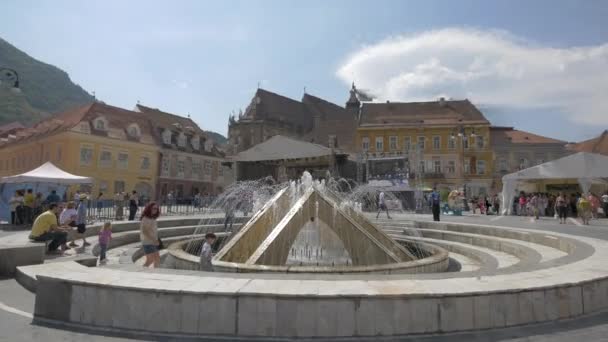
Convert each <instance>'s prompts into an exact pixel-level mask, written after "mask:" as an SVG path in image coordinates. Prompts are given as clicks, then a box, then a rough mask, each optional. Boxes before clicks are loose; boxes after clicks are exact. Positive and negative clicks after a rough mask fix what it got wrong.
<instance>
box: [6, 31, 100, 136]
mask: <svg viewBox="0 0 608 342" xmlns="http://www.w3.org/2000/svg"><path fill="white" fill-rule="evenodd" d="M0 67H6V68H11V69H15V70H16V71H17V72H18V73H19V91H15V89H12V88H8V87H6V86H5V85H1V86H0V125H2V124H5V123H9V122H12V121H19V122H21V123H22V124H24V125H30V124H32V123H34V122H36V121H38V120H40V119H41V118H44V117H46V116H48V115H49V114H53V113H57V112H61V111H63V110H66V109H68V108H72V107H75V106H79V105H82V104H85V103H89V102H91V101H93V97H92V96H91V95H90V94H89V93H87V92H86V91H85V90H84V89H82V88H81V87H80V86H79V85H77V84H74V83H73V82H72V81H71V80H70V77H69V76H68V74H67V73H66V72H65V71H63V70H61V69H59V68H57V67H55V66H52V65H49V64H46V63H43V62H40V61H38V60H36V59H34V58H32V57H30V56H29V55H27V54H26V53H24V52H22V51H20V50H19V49H17V48H16V47H14V46H13V45H11V44H9V43H8V42H7V41H5V40H3V39H1V38H0Z"/></svg>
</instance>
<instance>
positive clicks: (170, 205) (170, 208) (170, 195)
mask: <svg viewBox="0 0 608 342" xmlns="http://www.w3.org/2000/svg"><path fill="white" fill-rule="evenodd" d="M174 197H175V196H173V190H171V191H169V193H168V194H167V212H168V213H170V212H172V211H173V198H174Z"/></svg>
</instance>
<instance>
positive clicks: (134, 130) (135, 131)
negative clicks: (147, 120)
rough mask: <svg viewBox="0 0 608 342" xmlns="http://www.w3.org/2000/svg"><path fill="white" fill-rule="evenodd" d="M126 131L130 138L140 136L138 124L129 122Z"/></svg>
mask: <svg viewBox="0 0 608 342" xmlns="http://www.w3.org/2000/svg"><path fill="white" fill-rule="evenodd" d="M127 133H128V134H129V136H130V137H132V138H138V137H139V136H140V130H139V126H138V125H137V124H135V123H133V124H130V125H129V127H128V128H127Z"/></svg>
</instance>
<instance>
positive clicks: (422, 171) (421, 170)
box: [418, 160, 424, 173]
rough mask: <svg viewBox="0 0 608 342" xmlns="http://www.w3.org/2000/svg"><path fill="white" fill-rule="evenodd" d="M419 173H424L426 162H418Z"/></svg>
mask: <svg viewBox="0 0 608 342" xmlns="http://www.w3.org/2000/svg"><path fill="white" fill-rule="evenodd" d="M418 173H424V160H421V161H419V162H418Z"/></svg>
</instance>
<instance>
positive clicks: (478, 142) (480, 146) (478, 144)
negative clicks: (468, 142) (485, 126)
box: [476, 135, 484, 149]
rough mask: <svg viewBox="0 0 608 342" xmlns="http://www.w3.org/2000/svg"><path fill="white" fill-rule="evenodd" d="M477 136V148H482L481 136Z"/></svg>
mask: <svg viewBox="0 0 608 342" xmlns="http://www.w3.org/2000/svg"><path fill="white" fill-rule="evenodd" d="M476 138H477V148H479V149H482V148H483V143H484V142H483V136H481V135H478V136H476Z"/></svg>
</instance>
